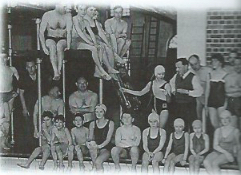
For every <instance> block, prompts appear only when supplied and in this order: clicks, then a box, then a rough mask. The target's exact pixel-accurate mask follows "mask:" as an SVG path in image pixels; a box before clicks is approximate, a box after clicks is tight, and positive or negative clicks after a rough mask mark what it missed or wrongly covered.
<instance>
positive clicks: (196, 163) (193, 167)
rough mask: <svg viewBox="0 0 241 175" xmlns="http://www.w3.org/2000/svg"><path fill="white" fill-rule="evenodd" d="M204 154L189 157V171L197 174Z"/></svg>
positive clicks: (193, 174)
mask: <svg viewBox="0 0 241 175" xmlns="http://www.w3.org/2000/svg"><path fill="white" fill-rule="evenodd" d="M203 159H204V157H203V156H194V155H191V156H190V157H189V159H188V160H189V172H190V175H197V174H198V173H199V170H200V164H201V163H202V162H203Z"/></svg>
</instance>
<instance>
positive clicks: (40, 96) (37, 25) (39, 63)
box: [36, 18, 42, 146]
mask: <svg viewBox="0 0 241 175" xmlns="http://www.w3.org/2000/svg"><path fill="white" fill-rule="evenodd" d="M40 22H41V20H40V19H39V18H37V19H36V27H37V50H38V51H40V41H39V27H40ZM41 62H42V60H41V59H40V58H37V66H38V117H39V118H38V120H39V132H41V131H42V121H41V116H42V93H41V92H42V90H41ZM41 137H42V136H41V135H39V146H41V145H42V139H41Z"/></svg>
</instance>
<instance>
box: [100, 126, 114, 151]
mask: <svg viewBox="0 0 241 175" xmlns="http://www.w3.org/2000/svg"><path fill="white" fill-rule="evenodd" d="M113 132H114V122H113V121H110V123H109V131H108V133H107V136H106V140H105V141H104V142H103V143H101V144H100V145H98V147H99V148H100V149H101V148H103V147H105V146H106V145H107V144H108V143H110V140H111V137H112V135H113Z"/></svg>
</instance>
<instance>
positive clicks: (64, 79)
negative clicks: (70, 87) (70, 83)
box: [63, 60, 67, 118]
mask: <svg viewBox="0 0 241 175" xmlns="http://www.w3.org/2000/svg"><path fill="white" fill-rule="evenodd" d="M66 62H67V61H66V60H63V101H64V118H65V97H66V89H65V82H66V77H65V63H66Z"/></svg>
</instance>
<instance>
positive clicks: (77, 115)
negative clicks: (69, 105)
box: [73, 113, 84, 121]
mask: <svg viewBox="0 0 241 175" xmlns="http://www.w3.org/2000/svg"><path fill="white" fill-rule="evenodd" d="M76 117H80V118H81V119H82V120H83V121H84V116H83V114H81V113H76V114H75V115H74V118H73V120H75V118H76Z"/></svg>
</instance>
